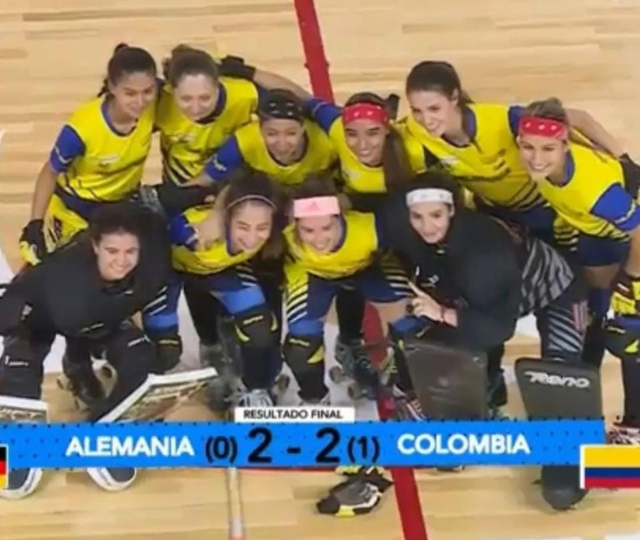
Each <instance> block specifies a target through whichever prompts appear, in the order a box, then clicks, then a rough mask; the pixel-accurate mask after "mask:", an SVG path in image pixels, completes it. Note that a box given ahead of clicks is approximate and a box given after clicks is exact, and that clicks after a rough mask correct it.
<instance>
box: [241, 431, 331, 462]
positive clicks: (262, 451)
mask: <svg viewBox="0 0 640 540" xmlns="http://www.w3.org/2000/svg"><path fill="white" fill-rule="evenodd" d="M316 438H317V439H328V441H327V443H326V444H325V445H324V446H323V447H322V448H321V449H320V450H319V451H318V453H317V455H316V457H315V462H316V464H318V465H321V464H337V463H340V458H339V457H338V456H336V455H332V454H331V453H332V452H333V451H334V450H335V449H336V447H337V446H338V444H339V443H340V433H339V432H338V430H337V429H335V428H332V427H324V428H321V429H319V430H318V432H317V433H316ZM249 439H252V440H255V439H257V440H258V441H259V442H258V445H257V446H256V447H255V448H254V449H253V451H252V452H251V453H250V454H249V458H248V460H249V463H252V464H254V463H265V464H269V463H273V458H272V457H271V456H270V455H268V454H267V452H268V449H269V446H270V445H271V443H272V441H273V435H272V433H271V430H270V429H269V428H267V427H256V428H253V429H252V430H251V431H250V432H249Z"/></svg>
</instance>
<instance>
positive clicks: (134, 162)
mask: <svg viewBox="0 0 640 540" xmlns="http://www.w3.org/2000/svg"><path fill="white" fill-rule="evenodd" d="M155 108H156V107H155V103H152V104H151V105H150V106H149V107H148V108H147V109H146V110H145V111H144V113H143V114H142V116H141V117H140V119H139V120H138V122H137V124H136V126H135V128H134V129H133V130H132V131H131V132H130V133H127V134H124V133H119V132H118V131H117V130H116V129H115V127H114V126H113V123H112V122H111V120H110V119H109V115H108V110H107V100H106V98H105V97H99V98H96V99H93V100H91V101H89V102H88V103H85V104H83V105H81V106H80V107H79V108H78V109H76V111H75V112H74V113H73V114H72V116H71V118H70V119H69V121H68V122H67V124H66V125H65V126H64V127H63V128H62V131H61V132H60V135H59V136H58V139H57V140H56V143H55V146H54V148H53V150H52V151H51V155H50V158H49V162H50V164H51V167H52V168H53V170H54V171H56V172H57V173H58V185H57V188H58V191H62V194H63V195H70V196H72V197H74V198H80V199H84V200H88V201H95V202H100V201H118V200H122V199H124V198H126V197H127V196H128V195H129V194H131V193H132V192H134V191H135V190H137V189H138V187H139V185H140V182H141V180H142V175H143V171H144V165H145V162H146V160H147V156H148V155H149V151H150V149H151V137H152V134H153V125H154V117H155Z"/></svg>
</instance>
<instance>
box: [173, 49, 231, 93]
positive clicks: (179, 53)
mask: <svg viewBox="0 0 640 540" xmlns="http://www.w3.org/2000/svg"><path fill="white" fill-rule="evenodd" d="M162 71H163V75H164V78H165V79H166V80H167V81H169V84H171V86H173V87H174V88H175V87H176V86H178V84H180V81H181V80H182V78H183V77H185V76H187V75H204V76H206V77H208V78H209V79H211V82H212V83H214V84H217V83H218V80H219V78H220V70H219V69H218V65H217V64H216V63H215V61H214V60H213V58H212V57H211V56H210V55H209V54H208V53H207V52H205V51H203V50H200V49H194V48H193V47H190V46H189V45H184V44H180V45H178V46H176V47H174V48H173V50H172V51H171V56H170V57H169V58H166V59H165V60H163V62H162Z"/></svg>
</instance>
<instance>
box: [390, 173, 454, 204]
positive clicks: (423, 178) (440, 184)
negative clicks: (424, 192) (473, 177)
mask: <svg viewBox="0 0 640 540" xmlns="http://www.w3.org/2000/svg"><path fill="white" fill-rule="evenodd" d="M429 188H431V189H444V190H445V191H448V192H449V193H451V195H453V207H454V209H455V210H456V212H458V211H460V210H462V209H464V208H465V204H464V194H463V191H462V188H461V187H460V184H459V183H458V182H457V181H456V179H455V178H454V177H453V176H451V175H450V174H449V173H446V172H444V171H425V172H422V173H419V174H417V175H415V176H414V177H413V178H411V179H410V180H409V181H408V182H407V183H406V184H405V185H404V186H403V187H402V191H403V193H404V194H407V193H409V192H411V191H414V190H416V189H429Z"/></svg>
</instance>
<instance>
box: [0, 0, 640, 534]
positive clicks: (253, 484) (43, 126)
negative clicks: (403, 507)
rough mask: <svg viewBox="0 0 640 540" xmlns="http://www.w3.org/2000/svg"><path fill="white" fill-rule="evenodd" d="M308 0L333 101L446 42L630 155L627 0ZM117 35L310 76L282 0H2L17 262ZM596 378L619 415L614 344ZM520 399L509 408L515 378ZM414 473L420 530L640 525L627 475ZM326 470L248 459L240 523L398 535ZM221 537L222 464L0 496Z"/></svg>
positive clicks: (56, 399) (21, 522) (34, 506)
mask: <svg viewBox="0 0 640 540" xmlns="http://www.w3.org/2000/svg"><path fill="white" fill-rule="evenodd" d="M317 4H318V12H319V16H320V23H321V26H322V29H323V35H324V43H325V48H326V52H327V56H328V58H329V61H330V64H331V74H332V79H333V82H334V85H335V90H336V94H337V98H338V99H339V100H340V101H343V100H344V99H345V98H346V97H347V96H348V95H349V94H350V93H352V92H355V91H362V90H373V91H378V92H386V91H397V92H401V90H402V84H403V79H404V77H405V75H406V73H407V71H408V69H409V68H410V67H411V66H412V65H413V64H414V63H415V62H417V61H419V60H422V59H426V58H431V59H444V60H448V61H450V62H452V63H453V64H455V65H456V66H457V67H458V69H459V71H460V73H461V75H462V78H463V84H464V86H466V88H467V90H468V91H469V92H470V93H471V95H472V96H473V97H474V98H475V99H476V100H479V101H483V100H484V101H496V102H527V101H529V100H533V99H538V98H543V97H547V96H550V95H556V96H558V97H560V98H561V99H563V100H564V101H566V102H567V104H570V105H571V106H574V107H583V108H586V109H587V110H589V111H590V112H591V113H592V114H593V115H594V116H595V117H596V118H597V119H598V120H600V121H601V122H602V123H603V124H604V125H606V126H607V127H608V128H609V129H610V130H611V131H612V132H613V133H614V134H615V135H617V136H618V137H620V138H621V139H622V140H623V141H625V143H626V144H627V145H628V148H629V150H630V151H631V153H632V155H633V156H634V157H636V158H639V159H640V107H638V103H639V102H640V64H638V58H639V57H640V3H639V2H638V1H637V0H619V1H615V2H614V1H612V0H565V1H564V2H561V1H558V0H537V1H536V2H523V1H519V2H516V1H514V0H483V1H478V0H457V1H456V2H442V3H440V4H438V3H436V2H425V1H424V0H318V1H317ZM121 41H126V42H129V43H132V44H140V45H143V46H145V47H147V48H148V49H149V50H151V51H152V52H153V53H154V54H155V55H156V57H157V59H158V60H160V59H161V58H162V57H163V56H164V55H166V54H167V53H168V51H169V50H170V49H171V48H172V47H173V46H174V45H175V44H177V43H179V42H187V43H191V44H194V45H198V46H202V47H206V48H208V49H209V50H210V51H212V52H223V53H228V52H231V53H234V54H239V55H243V56H245V57H246V58H247V59H249V60H250V61H251V62H253V63H256V64H258V65H259V66H261V67H264V68H265V69H269V70H273V71H277V72H279V73H281V74H283V75H286V76H289V77H291V78H293V79H294V80H296V81H298V82H300V83H303V84H307V80H308V79H307V73H306V70H305V68H304V59H303V54H302V48H301V45H300V39H299V34H298V27H297V24H296V19H295V12H294V8H293V1H292V0H244V1H240V0H113V1H112V2H111V3H107V2H103V1H101V0H0V130H2V131H5V136H4V141H3V145H2V147H1V148H0V215H1V219H0V245H1V247H2V250H3V252H4V254H5V255H6V257H7V258H8V260H9V261H10V263H11V265H12V267H13V268H16V267H17V265H18V264H19V257H18V252H17V238H18V235H19V231H20V229H21V227H22V226H23V224H24V223H25V220H26V219H27V217H28V211H29V200H30V194H31V190H32V187H33V182H34V179H35V176H36V174H37V171H38V170H39V168H40V166H41V164H42V162H43V160H45V159H46V158H47V155H48V153H49V150H50V147H51V144H52V142H53V140H54V138H55V136H56V134H57V132H58V130H59V129H60V127H61V125H62V123H63V122H64V120H65V119H66V118H67V117H68V115H69V113H70V112H71V111H72V109H73V107H75V106H76V105H77V104H78V103H79V102H80V101H82V100H84V99H86V98H87V97H89V96H91V95H93V94H94V93H95V92H96V91H97V89H98V88H99V86H100V84H101V79H102V77H103V75H104V70H105V67H106V62H107V59H108V57H109V55H110V52H111V50H112V49H113V47H114V46H115V45H116V44H117V43H118V42H121ZM158 174H159V159H158V153H157V150H154V155H153V156H152V158H151V159H150V161H149V167H148V171H147V176H146V178H147V180H148V181H152V182H153V181H155V180H156V179H157V178H158ZM517 341H518V342H519V343H522V342H524V341H526V340H524V339H522V338H519V339H518V340H517ZM518 350H519V352H522V351H523V349H522V348H520V349H518ZM513 354H515V353H513V351H512V356H513ZM603 380H604V381H605V398H606V404H607V412H608V414H610V415H615V414H617V413H618V412H619V407H620V395H621V389H620V383H619V367H618V365H617V363H616V362H615V361H612V360H608V361H607V363H606V364H605V367H604V371H603ZM46 397H47V399H49V400H50V402H51V405H52V407H53V408H54V410H55V411H56V414H58V415H60V418H62V417H64V416H65V415H68V414H70V404H69V403H68V401H66V396H64V395H62V394H60V393H59V392H58V391H57V390H56V389H55V388H54V387H53V384H52V382H51V381H48V383H47V388H46ZM512 398H513V399H512V403H511V408H512V411H513V412H514V413H516V414H517V413H518V412H520V411H521V405H520V403H519V401H518V396H517V393H516V392H515V389H514V391H513V393H512ZM180 414H181V416H184V417H189V418H194V419H204V418H206V417H207V414H208V413H207V412H206V409H204V408H203V407H202V406H201V405H198V404H197V403H194V404H193V405H191V406H189V407H186V408H185V409H183V410H182V411H181V413H180ZM417 478H418V485H419V490H420V495H421V498H422V511H423V513H424V515H425V519H426V520H427V524H428V527H429V538H430V540H517V539H522V538H529V539H542V538H544V539H548V538H559V537H563V538H565V539H568V538H569V537H571V539H573V540H577V539H584V540H603V539H604V538H605V535H609V534H629V535H630V534H636V535H640V520H639V518H638V511H637V508H638V504H639V503H640V497H639V495H638V492H637V491H628V492H602V493H597V494H593V495H591V496H590V497H589V498H588V499H587V500H585V502H584V504H582V505H581V506H580V507H579V509H578V510H576V511H575V512H571V513H566V514H561V515H557V514H554V513H551V512H550V511H548V510H547V509H546V508H545V506H544V505H543V504H542V503H541V502H540V498H539V493H538V489H537V488H536V487H535V486H532V485H531V482H532V481H533V480H534V478H535V471H534V470H529V469H496V468H489V469H474V470H468V471H466V472H464V473H462V474H459V475H453V476H451V475H441V474H436V473H430V472H425V471H420V472H418V473H417ZM336 480H337V478H336V477H335V475H333V474H332V473H326V474H325V473H300V472H287V473H274V472H243V473H242V491H243V507H244V512H245V520H246V525H247V527H248V535H247V539H248V540H276V539H281V538H296V539H298V538H299V539H305V540H327V539H330V538H335V539H340V540H371V539H374V538H375V539H377V540H400V539H401V538H402V535H401V531H400V525H399V518H398V512H397V507H396V503H395V500H394V497H393V493H390V494H389V495H388V496H386V497H385V499H384V502H383V504H382V506H381V507H380V508H379V509H377V510H376V511H375V512H374V513H373V514H371V515H369V516H364V517H359V518H354V519H351V520H338V519H334V518H329V517H325V516H319V515H318V514H317V513H316V512H315V507H314V504H315V502H316V500H317V498H318V497H319V496H321V495H323V494H324V492H325V491H326V489H327V488H328V487H329V486H331V485H333V484H334V483H335V482H336ZM276 508H277V509H278V510H279V512H276V511H274V510H275V509H276ZM226 537H227V500H226V492H225V480H224V473H223V472H221V471H200V470H199V471H173V472H162V471H148V472H144V473H142V474H141V476H140V479H139V482H138V483H137V484H136V485H135V486H133V487H132V488H131V489H130V490H129V491H126V492H123V493H120V494H107V493H104V492H102V491H101V490H100V489H99V488H97V487H96V486H95V485H94V484H93V483H92V482H91V481H90V480H89V479H88V478H87V477H86V476H85V475H84V474H82V473H62V472H58V473H50V474H47V477H46V481H45V482H44V483H43V485H42V487H41V489H40V490H39V492H38V493H37V494H36V495H34V496H33V497H31V498H29V499H26V500H24V501H19V502H11V503H9V502H4V501H0V538H1V539H2V540H13V539H27V538H28V539H32V540H42V539H72V538H74V539H75V538H87V539H88V538H93V539H104V540H111V539H120V538H128V539H132V540H139V539H152V538H153V539H156V538H158V539H159V538H166V539H169V538H170V539H172V540H173V539H180V540H182V539H222V538H226ZM637 538H639V537H636V536H634V539H635V540H637Z"/></svg>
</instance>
